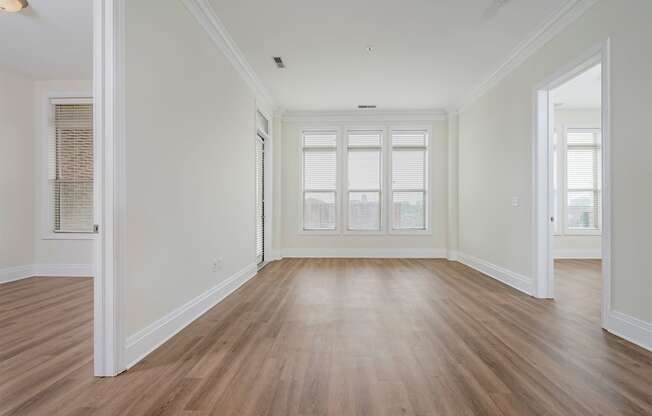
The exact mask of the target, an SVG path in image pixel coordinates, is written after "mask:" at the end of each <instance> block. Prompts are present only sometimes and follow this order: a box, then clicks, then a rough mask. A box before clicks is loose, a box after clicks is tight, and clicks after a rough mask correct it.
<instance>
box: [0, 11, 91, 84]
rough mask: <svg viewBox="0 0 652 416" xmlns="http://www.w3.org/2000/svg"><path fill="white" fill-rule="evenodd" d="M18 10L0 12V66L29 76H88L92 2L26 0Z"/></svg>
mask: <svg viewBox="0 0 652 416" xmlns="http://www.w3.org/2000/svg"><path fill="white" fill-rule="evenodd" d="M29 6H30V7H28V8H27V9H25V10H24V11H22V12H20V13H5V12H0V39H2V42H0V70H8V71H11V72H18V73H21V74H24V75H26V76H28V77H31V78H33V79H43V80H46V79H91V77H92V70H93V52H92V51H93V21H92V19H93V11H92V6H93V2H92V1H91V0H29Z"/></svg>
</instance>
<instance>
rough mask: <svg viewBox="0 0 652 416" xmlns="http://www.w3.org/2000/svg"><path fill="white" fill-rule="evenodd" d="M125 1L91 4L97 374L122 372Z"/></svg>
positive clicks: (124, 193)
mask: <svg viewBox="0 0 652 416" xmlns="http://www.w3.org/2000/svg"><path fill="white" fill-rule="evenodd" d="M124 16H125V0H93V100H94V106H93V119H94V126H93V128H94V137H95V140H94V143H95V145H94V152H95V155H94V156H95V171H94V177H95V221H96V223H97V224H98V225H99V235H98V238H97V239H96V240H95V266H96V276H95V279H94V280H93V282H94V285H93V294H94V310H93V324H94V330H93V334H94V335H93V337H94V339H93V346H94V374H95V375H96V376H114V375H117V374H119V373H120V372H121V371H123V370H124V368H125V367H124V362H123V357H124V345H125V343H124V333H123V327H124V326H123V322H122V317H123V316H124V315H123V311H124V302H123V300H124V296H123V291H122V287H123V285H122V281H123V276H124V267H123V259H124V255H123V254H124V249H125V247H124V237H125V234H124V230H125V213H126V210H125V199H124V197H125V195H126V186H125V185H126V177H125V112H124V109H125V103H124V96H125V95H124V87H125V85H124V68H123V65H124V51H125V48H124V45H125V44H124V33H125V28H124V24H125V18H124Z"/></svg>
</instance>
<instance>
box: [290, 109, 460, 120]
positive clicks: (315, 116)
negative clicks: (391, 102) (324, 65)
mask: <svg viewBox="0 0 652 416" xmlns="http://www.w3.org/2000/svg"><path fill="white" fill-rule="evenodd" d="M447 118H448V113H447V112H446V111H445V110H440V109H433V110H396V111H389V110H350V111H286V112H285V113H283V121H284V122H286V123H297V122H302V123H310V122H318V123H348V122H354V123H355V122H362V123H364V122H401V121H416V122H419V121H421V122H424V121H443V120H447Z"/></svg>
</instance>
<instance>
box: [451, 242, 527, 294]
mask: <svg viewBox="0 0 652 416" xmlns="http://www.w3.org/2000/svg"><path fill="white" fill-rule="evenodd" d="M457 256H458V261H459V262H460V263H462V264H465V265H467V266H469V267H470V268H472V269H475V270H477V271H479V272H481V273H484V274H486V275H487V276H489V277H492V278H494V279H496V280H498V281H499V282H502V283H504V284H506V285H508V286H511V287H513V288H514V289H517V290H520V291H521V292H523V293H525V294H528V295H530V296H533V293H534V291H533V287H534V285H533V281H532V279H530V278H529V277H527V276H525V275H522V274H519V273H516V272H513V271H511V270H507V269H505V268H503V267H500V266H496V265H495V264H492V263H489V262H488V261H486V260H482V259H479V258H476V257H473V256H470V255H468V254H465V253H457Z"/></svg>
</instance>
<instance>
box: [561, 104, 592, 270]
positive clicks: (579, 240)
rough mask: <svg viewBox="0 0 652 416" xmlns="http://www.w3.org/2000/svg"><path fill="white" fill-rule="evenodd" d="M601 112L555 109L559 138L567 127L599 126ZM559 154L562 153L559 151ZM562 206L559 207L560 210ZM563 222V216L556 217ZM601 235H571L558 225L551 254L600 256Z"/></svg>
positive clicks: (578, 256)
mask: <svg viewBox="0 0 652 416" xmlns="http://www.w3.org/2000/svg"><path fill="white" fill-rule="evenodd" d="M601 117H602V113H601V111H600V110H599V109H586V110H570V109H569V110H563V109H557V110H555V113H554V123H555V131H556V132H557V136H558V137H559V140H561V137H562V135H563V134H564V131H565V130H566V129H569V128H596V129H599V128H600V126H601V123H602V121H601ZM559 154H560V156H561V154H562V153H559ZM564 164H565V161H564V160H563V158H560V160H559V168H560V176H559V179H560V186H561V188H560V189H564V185H563V184H564V182H565V179H564V178H563V166H564ZM561 209H562V207H560V210H561ZM560 212H562V211H560ZM558 221H560V224H563V222H562V221H563V218H558ZM601 240H602V237H601V236H600V235H587V234H585V235H573V234H567V233H564V230H563V227H560V230H559V234H556V235H555V236H554V238H553V255H554V256H555V258H600V256H601V253H600V252H601V245H602V241H601Z"/></svg>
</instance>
